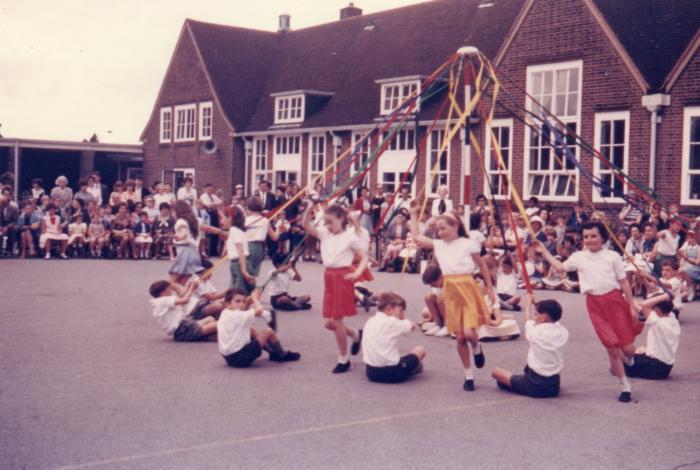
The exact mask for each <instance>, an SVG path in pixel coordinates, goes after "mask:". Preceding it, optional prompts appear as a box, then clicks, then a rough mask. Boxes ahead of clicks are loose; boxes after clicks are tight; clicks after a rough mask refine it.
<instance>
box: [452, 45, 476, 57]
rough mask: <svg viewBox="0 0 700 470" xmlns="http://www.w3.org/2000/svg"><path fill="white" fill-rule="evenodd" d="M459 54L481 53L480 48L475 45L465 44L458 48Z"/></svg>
mask: <svg viewBox="0 0 700 470" xmlns="http://www.w3.org/2000/svg"><path fill="white" fill-rule="evenodd" d="M457 54H459V55H479V49H478V48H476V47H474V46H464V47H460V48H459V49H457Z"/></svg>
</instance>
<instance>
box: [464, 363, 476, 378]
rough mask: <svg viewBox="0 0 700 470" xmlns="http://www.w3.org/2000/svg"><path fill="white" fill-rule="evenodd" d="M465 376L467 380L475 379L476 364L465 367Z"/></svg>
mask: <svg viewBox="0 0 700 470" xmlns="http://www.w3.org/2000/svg"><path fill="white" fill-rule="evenodd" d="M464 378H465V379H466V380H474V366H471V365H470V366H469V367H465V368H464Z"/></svg>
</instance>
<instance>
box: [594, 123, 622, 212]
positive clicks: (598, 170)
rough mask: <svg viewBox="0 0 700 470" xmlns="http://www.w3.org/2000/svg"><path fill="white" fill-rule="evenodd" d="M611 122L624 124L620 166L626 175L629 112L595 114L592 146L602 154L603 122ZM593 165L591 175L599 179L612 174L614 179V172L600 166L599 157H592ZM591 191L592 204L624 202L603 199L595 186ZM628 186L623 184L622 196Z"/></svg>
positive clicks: (610, 198)
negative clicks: (621, 163) (621, 162)
mask: <svg viewBox="0 0 700 470" xmlns="http://www.w3.org/2000/svg"><path fill="white" fill-rule="evenodd" d="M607 121H610V122H613V121H624V123H625V136H624V138H625V141H624V145H625V147H624V152H623V154H622V158H623V166H622V171H623V172H625V174H627V173H628V169H629V150H630V112H629V111H615V112H605V113H596V115H595V138H594V145H595V149H596V150H597V151H598V152H600V153H601V154H602V151H601V138H602V127H601V126H602V124H603V122H607ZM610 145H611V146H614V145H615V144H614V143H611V144H610ZM593 160H594V163H593V174H594V175H595V176H596V177H598V178H600V177H602V176H603V175H604V174H608V173H610V174H613V177H614V172H613V171H612V170H610V169H606V168H603V165H602V164H601V161H600V159H599V157H597V156H594V157H593ZM591 189H592V191H593V202H608V203H624V202H625V200H624V198H621V197H614V196H609V197H604V196H602V195H601V194H600V190H599V189H598V188H596V187H595V186H594V187H593V188H591ZM628 190H629V188H628V185H627V183H626V182H625V183H624V185H623V188H622V191H623V193H624V194H627V193H628Z"/></svg>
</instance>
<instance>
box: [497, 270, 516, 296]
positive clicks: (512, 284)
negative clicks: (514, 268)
mask: <svg viewBox="0 0 700 470" xmlns="http://www.w3.org/2000/svg"><path fill="white" fill-rule="evenodd" d="M517 288H518V279H517V277H516V276H515V272H511V273H510V274H506V273H504V272H503V271H501V270H499V271H498V275H497V276H496V293H497V294H508V295H515V294H516V290H517Z"/></svg>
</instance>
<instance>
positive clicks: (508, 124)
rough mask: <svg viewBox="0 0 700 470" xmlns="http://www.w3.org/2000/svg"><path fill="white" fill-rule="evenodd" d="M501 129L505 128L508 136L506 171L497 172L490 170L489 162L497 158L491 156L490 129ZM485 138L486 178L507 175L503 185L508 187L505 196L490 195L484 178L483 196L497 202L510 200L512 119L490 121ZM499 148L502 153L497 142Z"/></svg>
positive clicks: (499, 143) (500, 146) (489, 189)
mask: <svg viewBox="0 0 700 470" xmlns="http://www.w3.org/2000/svg"><path fill="white" fill-rule="evenodd" d="M495 128H498V129H501V128H507V129H508V133H509V134H510V138H509V139H508V142H509V145H508V148H507V150H508V166H507V168H506V171H503V170H502V169H498V170H492V169H491V161H492V158H493V159H495V158H497V156H496V155H494V154H492V152H493V150H492V149H493V147H492V145H491V139H492V133H491V129H495ZM485 132H486V136H485V138H484V142H486V152H485V154H486V161H485V162H484V163H485V167H484V168H485V170H486V178H489V179H490V178H491V177H492V176H496V175H507V178H506V179H505V184H506V185H508V191H507V194H500V192H499V193H498V194H492V193H491V188H490V187H489V184H488V181H487V180H486V178H484V194H486V195H487V196H488V197H492V198H493V199H497V200H505V199H507V198H510V195H511V192H512V188H511V185H512V182H513V119H512V118H508V119H494V120H493V121H491V125H487V126H486V129H485ZM498 138H499V139H500V138H501V135H500V133H499V134H498ZM498 145H499V148H500V149H501V152H503V149H504V148H503V146H502V145H501V142H500V141H499V142H498ZM508 181H510V182H511V184H508ZM499 189H500V188H499Z"/></svg>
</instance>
